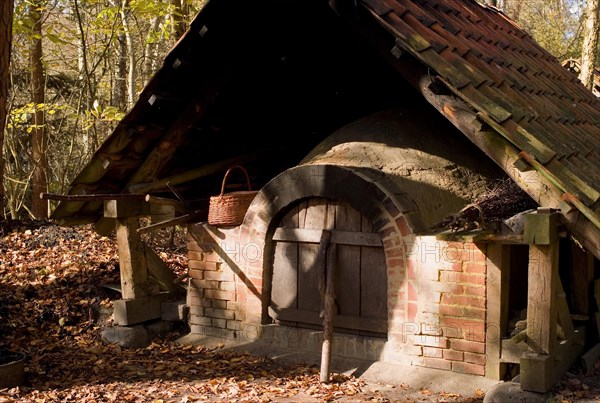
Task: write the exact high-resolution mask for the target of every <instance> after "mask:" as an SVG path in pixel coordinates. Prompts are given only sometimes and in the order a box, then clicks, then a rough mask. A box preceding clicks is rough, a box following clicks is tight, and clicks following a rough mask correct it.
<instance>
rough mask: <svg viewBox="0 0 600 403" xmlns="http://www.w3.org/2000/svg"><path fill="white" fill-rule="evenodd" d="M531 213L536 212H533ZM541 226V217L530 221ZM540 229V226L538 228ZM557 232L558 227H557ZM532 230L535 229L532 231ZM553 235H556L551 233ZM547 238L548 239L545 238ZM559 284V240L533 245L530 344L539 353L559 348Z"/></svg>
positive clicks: (529, 282) (528, 332) (531, 223)
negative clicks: (557, 332)
mask: <svg viewBox="0 0 600 403" xmlns="http://www.w3.org/2000/svg"><path fill="white" fill-rule="evenodd" d="M531 215H536V213H532V214H531ZM528 224H530V225H537V224H538V221H537V220H530V221H528V220H526V222H525V232H527V231H528V230H527V225H528ZM536 228H537V227H536ZM554 231H556V228H554ZM530 232H531V233H533V232H534V230H530ZM550 238H552V236H550ZM544 240H546V238H545V237H544ZM558 285H559V277H558V241H557V240H555V241H554V242H552V243H550V244H548V245H535V244H532V245H530V246H529V268H528V288H527V344H528V345H529V347H530V348H531V349H532V350H533V351H534V352H536V353H539V354H550V353H552V352H553V351H554V349H555V348H556V325H557V318H558V310H557V309H558V304H557V301H556V297H557V290H558Z"/></svg>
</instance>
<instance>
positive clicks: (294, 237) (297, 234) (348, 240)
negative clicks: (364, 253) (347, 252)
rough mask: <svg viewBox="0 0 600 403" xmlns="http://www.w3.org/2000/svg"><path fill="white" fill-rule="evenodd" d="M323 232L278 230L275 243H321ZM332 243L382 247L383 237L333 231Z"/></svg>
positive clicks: (374, 234)
mask: <svg viewBox="0 0 600 403" xmlns="http://www.w3.org/2000/svg"><path fill="white" fill-rule="evenodd" d="M320 235H321V230H317V229H304V228H281V227H280V228H277V229H276V230H275V233H274V234H273V240H275V241H290V242H292V241H295V242H307V243H319V239H320ZM331 243H335V244H338V245H357V246H382V242H381V237H380V236H379V234H377V233H368V232H354V231H339V230H337V229H336V230H332V231H331Z"/></svg>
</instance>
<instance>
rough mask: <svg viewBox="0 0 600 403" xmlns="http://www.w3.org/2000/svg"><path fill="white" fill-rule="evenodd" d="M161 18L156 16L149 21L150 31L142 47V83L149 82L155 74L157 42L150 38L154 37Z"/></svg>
mask: <svg viewBox="0 0 600 403" xmlns="http://www.w3.org/2000/svg"><path fill="white" fill-rule="evenodd" d="M161 19H162V17H161V16H156V17H154V18H152V21H150V30H149V31H148V35H146V46H145V47H144V82H145V83H147V82H148V81H150V79H151V78H152V76H153V75H154V73H155V72H156V67H157V63H156V62H157V60H158V41H157V40H156V39H153V38H152V36H153V35H156V32H157V31H158V29H159V27H160V23H161Z"/></svg>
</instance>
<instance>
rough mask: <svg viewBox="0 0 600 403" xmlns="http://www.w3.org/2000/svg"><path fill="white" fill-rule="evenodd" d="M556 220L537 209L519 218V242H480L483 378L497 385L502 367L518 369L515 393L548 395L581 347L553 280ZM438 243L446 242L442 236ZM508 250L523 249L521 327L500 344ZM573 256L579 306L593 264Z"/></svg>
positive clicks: (582, 335) (581, 337)
mask: <svg viewBox="0 0 600 403" xmlns="http://www.w3.org/2000/svg"><path fill="white" fill-rule="evenodd" d="M559 217H560V215H559V214H558V213H557V212H555V211H552V210H551V209H545V208H540V209H538V210H537V211H534V212H531V213H529V214H527V215H526V216H525V233H524V235H523V236H522V237H520V238H519V239H516V238H512V239H507V238H503V237H502V236H498V237H494V236H487V237H486V236H485V235H484V236H483V239H486V238H487V242H489V243H488V256H487V259H488V263H487V264H488V274H487V276H488V278H487V317H486V327H487V331H488V335H487V338H488V342H487V347H486V376H487V377H490V378H493V379H498V380H501V379H503V377H504V371H505V367H504V365H505V364H507V363H513V364H519V365H520V383H521V388H522V389H523V390H526V391H532V392H540V393H545V392H547V391H549V390H550V389H551V388H552V386H554V385H555V384H556V382H557V381H558V380H559V379H560V378H561V377H562V376H563V375H564V374H565V373H566V372H567V371H568V370H569V368H570V367H571V366H572V365H573V364H574V363H575V362H576V361H577V360H578V358H579V357H580V355H581V354H582V353H583V350H584V346H585V341H586V327H585V326H577V327H575V326H574V320H573V318H575V319H581V315H575V314H571V313H570V312H569V307H568V304H567V298H566V293H565V290H564V289H563V285H562V283H561V279H560V276H559V270H558V269H559ZM443 238H445V239H448V236H447V234H446V236H444V237H443ZM514 244H521V245H526V246H527V247H528V249H529V254H528V276H527V278H528V281H527V301H528V302H527V327H526V329H524V330H522V331H521V332H520V333H518V334H516V335H515V336H513V337H510V338H506V336H505V334H504V332H505V329H506V326H507V320H508V306H509V304H508V298H509V290H508V288H509V284H510V283H511V282H510V262H511V259H510V250H509V246H510V245H514ZM574 250H575V251H579V252H578V253H575V254H574V255H573V256H574V257H572V260H578V261H580V262H585V263H584V264H583V265H582V267H580V270H581V271H582V272H585V273H586V274H585V275H584V276H581V275H580V274H579V273H577V274H575V277H574V281H573V282H572V289H575V290H577V293H576V294H575V293H573V296H575V295H576V296H577V298H578V299H579V301H581V300H588V298H589V294H588V288H589V287H588V286H587V285H588V284H589V282H590V280H591V278H592V276H593V270H594V267H593V258H592V255H591V253H589V252H582V251H581V249H580V248H579V247H576V249H574ZM582 255H583V256H582ZM571 275H573V273H571ZM573 305H574V306H575V307H579V308H580V309H582V310H583V311H584V312H586V313H587V312H588V311H587V309H588V306H587V305H586V304H582V303H581V302H579V303H578V302H574V303H573ZM575 309H577V308H575ZM578 310H579V309H578ZM584 319H585V320H586V321H588V320H590V319H591V318H590V317H584ZM559 336H560V337H559Z"/></svg>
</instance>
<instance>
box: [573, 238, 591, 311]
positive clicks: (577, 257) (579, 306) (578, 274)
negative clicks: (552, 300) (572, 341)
mask: <svg viewBox="0 0 600 403" xmlns="http://www.w3.org/2000/svg"><path fill="white" fill-rule="evenodd" d="M570 244H571V259H570V260H571V270H570V271H569V275H570V276H571V281H570V283H571V284H570V285H571V287H570V297H571V306H572V308H573V312H574V313H575V314H580V315H589V314H590V313H591V312H592V310H591V309H590V308H592V306H591V304H592V298H591V294H590V291H591V290H592V283H593V281H594V256H593V255H592V254H591V253H590V252H587V251H585V250H583V249H582V248H581V247H580V246H579V245H577V244H576V243H575V242H571V243H570Z"/></svg>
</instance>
